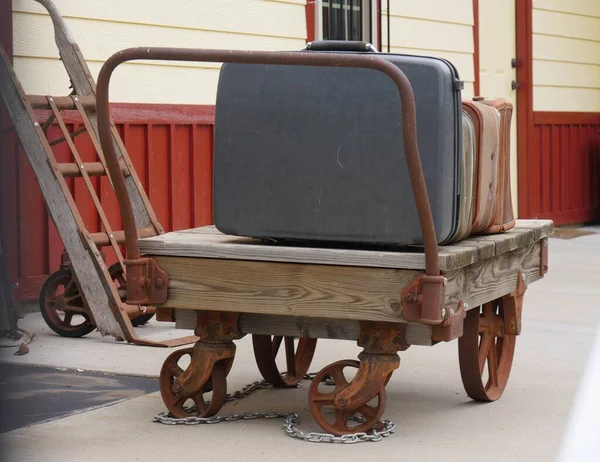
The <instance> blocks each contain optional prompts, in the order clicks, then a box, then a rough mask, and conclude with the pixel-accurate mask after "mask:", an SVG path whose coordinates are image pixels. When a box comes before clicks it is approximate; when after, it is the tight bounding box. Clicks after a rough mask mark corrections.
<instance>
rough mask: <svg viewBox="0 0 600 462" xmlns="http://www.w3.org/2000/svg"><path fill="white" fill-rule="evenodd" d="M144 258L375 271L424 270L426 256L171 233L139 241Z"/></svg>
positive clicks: (442, 261)
mask: <svg viewBox="0 0 600 462" xmlns="http://www.w3.org/2000/svg"><path fill="white" fill-rule="evenodd" d="M140 250H141V252H142V253H143V254H148V255H153V256H159V255H162V256H167V255H172V256H181V255H185V256H188V257H199V258H218V259H231V260H254V261H273V262H294V263H313V264H320V265H347V266H364V267H376V268H404V269H424V268H425V256H424V254H423V253H417V252H415V253H407V252H383V251H370V250H347V249H332V248H314V247H291V246H280V245H278V246H275V245H269V244H263V243H262V242H261V241H259V240H251V239H247V238H243V237H222V236H219V237H215V236H208V237H206V235H203V234H190V233H180V232H172V233H167V234H164V235H161V236H156V237H155V238H149V239H143V240H140ZM446 258H447V255H446V254H444V253H442V254H440V267H441V268H446Z"/></svg>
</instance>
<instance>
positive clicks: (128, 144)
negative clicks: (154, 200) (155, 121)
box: [123, 124, 148, 190]
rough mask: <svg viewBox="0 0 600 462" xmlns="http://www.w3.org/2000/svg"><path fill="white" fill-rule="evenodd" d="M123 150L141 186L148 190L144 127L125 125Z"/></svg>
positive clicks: (146, 148) (146, 147)
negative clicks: (124, 149) (125, 151)
mask: <svg viewBox="0 0 600 462" xmlns="http://www.w3.org/2000/svg"><path fill="white" fill-rule="evenodd" d="M124 135H125V139H124V140H123V143H125V148H126V149H127V153H128V154H129V158H130V159H131V162H132V163H133V167H134V168H135V172H136V173H137V176H138V178H139V179H140V181H141V182H142V186H143V187H144V189H146V190H147V188H148V145H147V141H148V140H147V138H146V127H145V126H144V125H142V124H132V125H130V124H125V133H124Z"/></svg>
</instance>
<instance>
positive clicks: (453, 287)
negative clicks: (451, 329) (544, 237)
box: [446, 242, 541, 308]
mask: <svg viewBox="0 0 600 462" xmlns="http://www.w3.org/2000/svg"><path fill="white" fill-rule="evenodd" d="M520 269H522V270H523V273H524V274H525V278H526V282H527V284H531V283H533V282H535V281H537V280H538V279H540V277H541V276H540V242H536V243H532V244H529V245H527V246H525V247H522V248H519V249H516V250H512V251H510V252H506V253H504V254H502V255H499V256H497V257H494V258H490V259H487V260H484V261H482V262H479V263H476V264H474V265H471V266H468V267H465V268H460V269H458V270H454V271H451V272H449V273H446V277H447V278H448V286H447V287H446V305H448V306H455V305H457V304H458V302H459V301H460V300H463V301H464V302H465V303H467V304H468V305H469V308H475V307H477V306H479V305H481V304H483V303H486V302H489V301H491V300H494V299H496V298H499V297H502V296H504V295H506V294H508V293H510V292H512V291H513V290H515V289H516V288H517V275H518V273H519V270H520Z"/></svg>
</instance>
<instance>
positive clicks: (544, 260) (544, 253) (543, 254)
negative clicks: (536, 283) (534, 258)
mask: <svg viewBox="0 0 600 462" xmlns="http://www.w3.org/2000/svg"><path fill="white" fill-rule="evenodd" d="M540 246H541V251H540V276H542V277H544V274H546V273H547V272H548V238H547V237H545V238H544V239H542V240H541V241H540Z"/></svg>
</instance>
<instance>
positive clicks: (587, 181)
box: [580, 125, 592, 209]
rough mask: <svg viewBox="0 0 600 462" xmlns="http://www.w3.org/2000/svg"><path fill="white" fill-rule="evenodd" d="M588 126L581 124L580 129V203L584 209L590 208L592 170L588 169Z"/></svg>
mask: <svg viewBox="0 0 600 462" xmlns="http://www.w3.org/2000/svg"><path fill="white" fill-rule="evenodd" d="M589 128H590V126H589V125H581V127H580V130H581V134H582V140H581V148H580V149H581V169H582V175H583V181H582V182H581V183H582V188H581V204H582V205H583V207H584V208H586V209H591V208H592V201H591V197H590V196H591V190H590V186H591V184H592V182H591V176H592V172H591V170H590V146H591V141H592V140H591V138H590V130H589Z"/></svg>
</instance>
